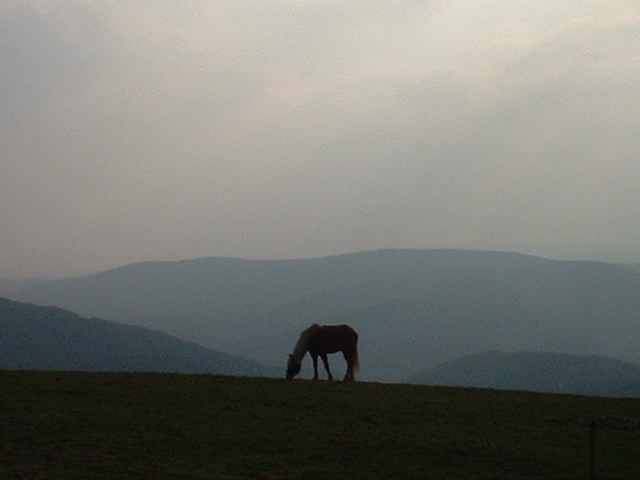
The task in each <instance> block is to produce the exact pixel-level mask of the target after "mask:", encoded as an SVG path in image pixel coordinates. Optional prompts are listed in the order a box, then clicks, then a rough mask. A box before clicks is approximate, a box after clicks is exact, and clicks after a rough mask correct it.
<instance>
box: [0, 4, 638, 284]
mask: <svg viewBox="0 0 640 480" xmlns="http://www.w3.org/2000/svg"><path fill="white" fill-rule="evenodd" d="M0 95H1V96H0V127H1V128H0V276H23V277H24V276H31V275H43V276H52V275H71V274H78V273H84V272H89V271H96V270H101V269H106V268H111V267H115V266H120V265H124V264H128V263H132V262H136V261H142V260H173V259H184V258H194V257H200V256H210V255H216V256H218V255H221V256H234V257H243V258H297V257H315V256H322V255H329V254H337V253H343V252H353V251H360V250H368V249H376V248H386V247H409V248H439V247H454V248H474V249H492V250H515V251H520V252H523V253H532V254H537V255H543V256H548V257H552V258H589V259H591V258H595V259H602V260H609V261H640V153H639V152H640V131H639V130H640V4H639V3H638V2H637V1H636V0H630V1H614V0H598V1H592V0H575V1H572V0H567V1H564V2H558V1H557V0H539V1H536V2H531V1H529V2H524V1H520V0H483V1H480V0H477V1H471V0H469V1H463V0H447V1H417V0H414V1H409V0H405V1H395V2H390V1H381V0H379V1H373V0H372V1H362V0H352V1H348V2H346V1H344V0H341V1H337V0H336V1H334V0H282V1H277V0H274V1H265V0H254V1H245V0H230V1H215V0H213V1H211V0H210V1H196V0H190V1H188V2H184V1H181V0H176V1H159V0H149V1H144V0H140V1H129V0H127V1H115V0H104V1H100V0H91V1H88V0H87V1H72V0H64V1H53V0H52V1H45V0H34V1H28V0H23V1H12V0H8V1H7V0H2V1H0Z"/></svg>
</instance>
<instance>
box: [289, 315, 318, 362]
mask: <svg viewBox="0 0 640 480" xmlns="http://www.w3.org/2000/svg"><path fill="white" fill-rule="evenodd" d="M321 327H322V325H320V324H319V323H314V324H313V325H311V326H310V327H307V328H305V329H304V330H303V331H302V333H301V334H300V338H299V339H298V342H297V343H296V346H295V347H293V353H292V355H293V358H294V359H295V360H296V361H297V362H301V361H302V358H303V357H304V356H305V355H306V353H307V351H308V350H309V340H310V339H311V337H312V336H313V334H314V333H316V332H317V331H318V330H319V329H320V328H321Z"/></svg>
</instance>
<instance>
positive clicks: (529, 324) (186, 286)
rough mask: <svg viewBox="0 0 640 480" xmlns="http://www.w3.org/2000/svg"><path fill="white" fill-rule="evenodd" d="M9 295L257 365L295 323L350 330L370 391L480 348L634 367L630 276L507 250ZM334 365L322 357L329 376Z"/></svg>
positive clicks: (638, 294) (272, 354) (239, 265)
mask: <svg viewBox="0 0 640 480" xmlns="http://www.w3.org/2000/svg"><path fill="white" fill-rule="evenodd" d="M11 298H13V299H15V300H20V301H26V302H31V303H36V304H41V305H57V306H59V307H62V308H66V309H69V310H71V311H74V312H78V313H79V314H80V315H83V316H87V317H99V318H105V319H108V320H114V321H118V322H123V323H129V324H134V325H139V326H143V327H146V328H150V329H153V330H159V331H163V332H166V333H169V334H171V335H174V336H176V337H179V338H181V339H183V340H187V341H191V342H197V343H198V344H201V345H204V346H205V347H208V348H212V349H214V350H217V351H224V352H228V353H233V354H237V355H240V356H242V357H246V358H252V359H254V360H256V361H258V362H260V363H262V364H267V365H282V364H284V362H285V360H286V355H287V353H289V352H290V351H291V349H292V348H293V345H294V344H295V342H296V340H297V338H298V335H299V333H300V331H301V330H302V329H303V328H305V327H306V326H307V325H309V324H311V323H313V322H323V323H349V324H351V325H353V326H354V327H355V328H356V329H357V330H358V331H359V333H360V350H361V366H362V372H361V375H360V377H361V378H362V379H368V380H381V381H399V380H401V379H403V378H406V377H407V376H409V375H411V374H415V373H418V372H420V371H422V370H424V369H425V368H428V367H431V366H435V365H437V364H439V363H442V362H445V361H448V360H452V359H454V358H457V357H460V356H463V355H467V354H470V353H474V352H480V351H486V350H503V351H548V352H557V353H566V354H572V355H601V356H609V357H615V358H620V359H622V360H625V361H629V362H632V363H640V322H639V321H638V318H639V315H640V272H638V271H635V270H634V269H632V268H629V267H628V266H623V265H618V264H611V263H602V262H582V261H555V260H549V259H544V258H539V257H534V256H529V255H523V254H519V253H509V252H486V251H470V250H446V249H445V250H378V251H371V252H361V253H354V254H346V255H338V256H332V257H324V258H317V259H302V260H274V261H263V260H241V259H233V258H201V259H195V260H184V261H177V262H148V263H138V264H133V265H128V266H124V267H121V268H116V269H113V270H109V271H105V272H101V273H97V274H93V275H87V276H84V277H77V278H72V279H68V280H58V281H47V282H43V283H39V284H37V285H33V286H30V287H28V288H25V289H22V290H20V291H18V292H14V293H13V294H12V295H11ZM332 358H333V357H332ZM343 363H344V362H343V361H342V358H340V357H336V358H335V359H332V360H331V365H332V368H335V369H336V373H337V374H338V375H339V374H340V373H339V371H338V369H339V368H343ZM308 365H309V361H308V359H307V361H306V362H304V364H303V375H305V374H306V373H308V372H309V366H308Z"/></svg>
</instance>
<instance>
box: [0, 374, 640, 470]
mask: <svg viewBox="0 0 640 480" xmlns="http://www.w3.org/2000/svg"><path fill="white" fill-rule="evenodd" d="M592 418H594V419H596V421H597V423H598V433H597V451H596V467H597V478H598V479H621V478H640V400H638V399H634V400H631V399H605V398H593V397H578V396H563V395H549V394H535V393H523V392H508V391H495V390H480V389H460V388H437V387H424V386H409V385H393V384H377V383H353V384H347V383H342V382H334V383H329V382H311V381H305V380H294V381H291V382H286V381H284V380H279V379H266V378H242V377H222V376H207V375H168V374H148V373H146V374H141V373H68V372H67V373H63V372H55V373H54V372H10V371H2V372H0V425H1V427H0V428H1V429H0V478H3V479H10V478H21V479H22V478H38V479H40V478H65V479H69V478H83V479H101V478H132V479H133V478H150V479H151V478H152V479H162V478H176V479H177V478H180V479H182V478H187V479H189V478H191V479H212V478H214V479H215V478H220V479H240V478H256V479H297V478H304V479H352V478H366V479H374V478H403V479H406V478H430V479H438V478H452V479H453V478H455V479H460V478H473V479H482V478H487V479H489V478H491V479H501V478H503V479H514V478H519V479H528V478H530V479H533V478H535V479H540V478H554V479H580V478H585V479H586V478H589V441H588V437H589V435H588V432H589V422H590V420H591V419H592Z"/></svg>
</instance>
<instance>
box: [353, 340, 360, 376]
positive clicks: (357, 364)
mask: <svg viewBox="0 0 640 480" xmlns="http://www.w3.org/2000/svg"><path fill="white" fill-rule="evenodd" d="M353 371H354V372H359V371H360V358H359V357H358V344H356V347H355V348H354V349H353Z"/></svg>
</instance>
